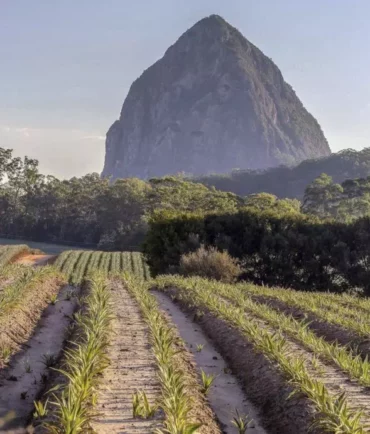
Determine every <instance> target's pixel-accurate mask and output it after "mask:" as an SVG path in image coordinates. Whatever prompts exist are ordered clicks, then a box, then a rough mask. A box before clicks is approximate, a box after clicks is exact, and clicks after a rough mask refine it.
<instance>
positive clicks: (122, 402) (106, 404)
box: [91, 282, 161, 434]
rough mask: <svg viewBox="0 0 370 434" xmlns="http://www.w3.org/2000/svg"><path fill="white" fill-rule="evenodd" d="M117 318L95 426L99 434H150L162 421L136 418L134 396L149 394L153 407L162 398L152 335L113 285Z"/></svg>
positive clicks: (124, 294) (125, 294) (122, 292)
mask: <svg viewBox="0 0 370 434" xmlns="http://www.w3.org/2000/svg"><path fill="white" fill-rule="evenodd" d="M112 298H113V305H114V308H115V315H116V318H115V320H114V324H113V331H114V336H113V338H112V344H111V346H110V348H109V351H108V357H109V358H110V360H111V365H110V366H109V367H108V368H107V369H105V371H104V373H103V376H102V378H101V382H100V386H99V389H98V404H97V407H96V410H97V412H98V413H100V414H101V415H100V416H98V417H97V418H96V419H95V420H94V421H93V422H92V423H91V426H92V428H93V429H94V430H95V431H96V432H98V433H99V434H114V433H117V434H118V433H120V434H126V433H130V434H131V433H135V434H148V433H151V432H153V431H154V429H155V428H159V427H160V426H161V422H160V420H159V418H158V417H157V418H155V419H151V420H150V419H149V420H144V419H138V418H133V415H132V395H133V394H134V393H135V392H136V391H138V390H139V391H145V393H146V394H147V396H148V398H149V401H150V403H151V404H153V403H154V401H155V400H156V399H157V398H158V396H159V394H160V385H159V383H158V380H157V375H156V364H155V359H154V354H153V353H152V351H151V349H150V345H149V331H148V328H147V326H146V324H145V322H144V320H143V319H142V315H141V312H140V309H139V307H138V306H137V304H136V303H135V301H134V300H133V299H132V298H131V297H130V295H129V294H128V292H127V290H126V289H124V288H123V287H122V284H120V283H119V282H112Z"/></svg>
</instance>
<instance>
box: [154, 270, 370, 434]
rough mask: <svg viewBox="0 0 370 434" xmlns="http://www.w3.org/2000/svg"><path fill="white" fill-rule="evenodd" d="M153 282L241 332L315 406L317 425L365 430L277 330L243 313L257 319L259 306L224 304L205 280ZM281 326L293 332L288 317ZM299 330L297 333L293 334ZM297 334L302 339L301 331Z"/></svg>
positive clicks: (244, 302) (245, 302) (342, 398)
mask: <svg viewBox="0 0 370 434" xmlns="http://www.w3.org/2000/svg"><path fill="white" fill-rule="evenodd" d="M157 284H158V286H159V287H160V288H162V289H166V288H167V287H171V288H173V287H176V288H179V295H180V297H181V299H182V300H183V302H185V303H186V304H188V305H190V306H196V307H197V308H198V309H200V310H204V309H206V310H208V311H209V312H210V313H211V314H212V315H214V316H215V317H218V318H220V319H222V320H224V321H225V322H226V323H228V324H229V325H230V326H232V327H233V328H234V330H235V331H237V330H238V331H239V332H241V333H242V334H243V335H244V336H245V337H246V338H247V340H248V341H249V342H251V343H252V344H253V346H254V348H255V350H256V351H257V352H260V353H262V354H264V356H265V357H267V358H268V359H269V360H271V361H273V362H274V363H276V365H277V366H278V368H279V369H280V371H281V372H282V373H283V374H284V375H285V377H286V378H287V380H288V381H289V382H290V383H291V384H292V386H293V387H294V388H295V390H296V391H297V392H301V393H303V394H304V395H306V396H307V397H308V398H309V400H310V401H311V402H312V403H313V404H314V406H315V407H316V410H317V425H319V426H320V427H321V428H323V429H324V430H327V431H329V432H336V433H338V434H339V433H364V432H365V428H364V427H363V426H362V424H361V422H360V418H361V412H356V411H352V410H350V409H349V407H348V403H347V399H346V396H345V394H338V395H334V394H333V393H330V392H329V390H328V389H327V387H326V386H325V384H324V383H323V382H322V381H320V380H318V379H316V376H313V375H312V373H311V372H314V371H315V369H313V368H314V366H312V369H311V368H310V369H309V366H308V365H307V360H305V359H304V358H302V357H301V356H297V355H295V354H292V353H291V352H290V349H289V346H287V343H286V338H285V336H284V335H283V334H282V333H281V332H280V331H278V332H274V331H273V330H271V328H270V329H269V327H263V326H261V322H260V320H258V319H255V318H254V317H253V315H252V316H250V315H248V316H247V315H246V314H245V309H251V310H254V313H259V315H258V316H259V317H260V318H261V317H263V316H265V315H269V313H268V312H267V310H264V308H263V307H262V308H261V309H260V310H258V307H257V304H252V303H250V300H248V299H246V298H244V299H241V300H242V301H239V302H238V304H237V305H236V304H233V303H228V302H227V301H225V300H224V299H223V296H224V295H225V294H226V292H222V293H221V294H220V293H219V289H218V285H216V284H213V285H208V286H207V283H206V281H204V280H201V279H183V278H179V277H170V276H167V277H166V276H164V277H161V278H158V279H157ZM229 289H230V288H229ZM266 312H267V313H266ZM264 319H266V317H265V318H264ZM280 319H281V318H280ZM268 320H269V321H271V323H273V324H274V325H275V326H277V323H276V322H275V321H276V317H274V316H273V315H271V316H269V317H268ZM282 327H286V330H288V329H289V331H290V332H291V333H293V332H292V328H291V327H292V323H291V322H290V321H289V318H288V320H287V321H285V323H284V322H283V324H282ZM300 333H301V332H297V334H296V336H298V335H299V334H300ZM300 337H302V338H303V339H304V337H303V334H302V336H300ZM310 338H312V336H310ZM307 342H308V340H307ZM311 344H312V342H311ZM312 361H313V360H312Z"/></svg>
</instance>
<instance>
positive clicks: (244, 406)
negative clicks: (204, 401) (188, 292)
mask: <svg viewBox="0 0 370 434" xmlns="http://www.w3.org/2000/svg"><path fill="white" fill-rule="evenodd" d="M152 294H153V295H154V296H155V297H156V299H157V301H158V304H159V307H160V308H161V309H163V310H165V311H167V315H169V316H170V318H171V322H172V323H173V324H174V325H175V326H176V328H177V331H178V333H179V335H180V337H181V338H182V339H183V340H184V341H185V343H186V347H187V350H188V351H189V352H190V353H191V354H192V358H193V360H194V362H193V363H194V367H195V368H196V370H197V372H198V376H200V369H202V370H203V371H204V372H205V373H206V374H207V375H210V374H216V375H217V376H216V378H215V380H214V383H213V385H212V387H211V389H210V391H209V394H208V395H207V398H208V401H209V404H210V406H211V408H212V410H213V411H214V413H215V415H216V417H217V419H218V421H219V423H220V425H221V427H222V432H223V433H225V434H237V433H238V430H237V428H236V427H235V426H233V425H232V423H231V420H232V418H233V416H234V414H233V412H234V411H235V409H237V410H238V411H239V414H240V415H249V417H250V418H251V419H252V420H253V421H252V422H251V423H250V425H249V427H248V429H247V431H246V432H248V433H249V432H253V433H255V434H265V433H266V431H265V430H264V429H263V428H262V427H261V426H260V424H259V423H258V419H259V416H258V415H257V411H256V409H255V408H254V406H253V405H252V404H251V403H250V402H248V401H247V399H246V397H245V395H244V393H243V391H242V389H241V387H240V386H239V384H238V381H237V379H236V378H235V377H234V376H233V375H231V374H230V373H229V372H228V371H229V370H228V368H227V365H226V363H225V361H224V359H223V358H222V356H221V355H220V353H219V352H217V351H216V350H215V349H214V347H213V344H212V342H211V341H210V340H209V339H207V337H206V336H205V335H204V333H203V332H202V330H201V328H200V327H199V325H196V324H195V323H194V322H193V321H192V319H190V318H189V316H187V315H186V314H185V313H183V312H182V311H181V310H180V309H179V307H178V306H177V305H176V304H175V303H173V302H172V301H171V299H170V298H169V297H168V296H167V295H165V294H163V293H162V292H159V291H152ZM198 344H201V345H203V348H202V349H201V351H197V345H198Z"/></svg>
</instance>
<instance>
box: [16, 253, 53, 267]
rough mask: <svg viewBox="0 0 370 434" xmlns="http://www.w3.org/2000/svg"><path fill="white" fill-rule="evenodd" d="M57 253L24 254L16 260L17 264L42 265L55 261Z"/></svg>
mask: <svg viewBox="0 0 370 434" xmlns="http://www.w3.org/2000/svg"><path fill="white" fill-rule="evenodd" d="M55 259H56V255H30V254H26V255H22V256H20V257H19V258H17V260H16V261H15V263H16V264H22V265H31V266H36V265H38V266H41V265H47V264H51V263H53V262H54V260H55Z"/></svg>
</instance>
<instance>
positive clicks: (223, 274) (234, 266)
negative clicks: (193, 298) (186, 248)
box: [179, 246, 242, 283]
mask: <svg viewBox="0 0 370 434" xmlns="http://www.w3.org/2000/svg"><path fill="white" fill-rule="evenodd" d="M179 271H180V273H181V274H183V275H184V276H201V277H206V278H209V279H216V280H221V281H222V282H224V283H232V282H235V281H236V280H237V278H238V277H239V276H240V274H241V273H242V269H241V267H240V265H239V263H238V261H237V260H236V259H235V258H233V257H231V256H230V255H229V253H227V252H225V251H222V252H220V251H219V250H217V249H216V248H214V247H210V248H208V249H206V248H205V247H204V246H201V247H200V248H199V249H198V250H196V251H195V252H192V253H188V254H185V255H182V256H181V259H180V267H179Z"/></svg>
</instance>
